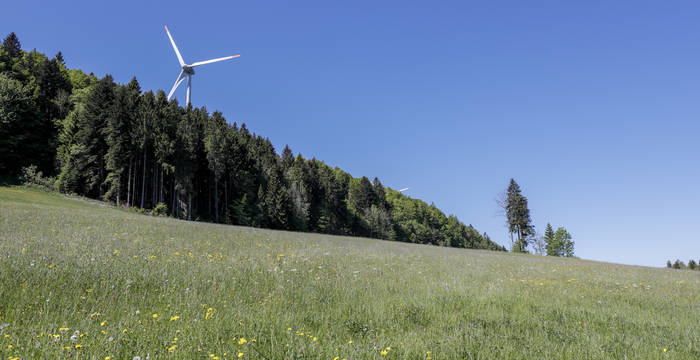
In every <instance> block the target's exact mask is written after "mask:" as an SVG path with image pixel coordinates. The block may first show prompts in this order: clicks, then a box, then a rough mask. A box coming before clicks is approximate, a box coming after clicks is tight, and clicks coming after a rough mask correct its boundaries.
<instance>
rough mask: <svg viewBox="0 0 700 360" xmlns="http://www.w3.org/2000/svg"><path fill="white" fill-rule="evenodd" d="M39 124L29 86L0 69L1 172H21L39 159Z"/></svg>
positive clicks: (40, 150) (40, 149)
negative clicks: (0, 71) (1, 71)
mask: <svg viewBox="0 0 700 360" xmlns="http://www.w3.org/2000/svg"><path fill="white" fill-rule="evenodd" d="M39 127H40V124H39V119H38V114H37V111H36V104H35V103H34V98H33V97H32V95H31V92H30V89H29V88H27V87H25V86H23V85H22V84H21V83H20V82H19V81H17V80H14V79H11V78H9V77H7V76H6V75H4V74H2V73H0V154H2V155H1V156H0V173H2V174H19V171H20V169H22V168H23V167H25V166H29V165H31V164H36V163H38V162H39V160H40V159H39V158H37V156H38V155H39V154H41V153H42V150H43V149H42V148H41V139H40V138H38V135H39V131H38V129H39Z"/></svg>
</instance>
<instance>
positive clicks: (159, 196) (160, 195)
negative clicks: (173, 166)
mask: <svg viewBox="0 0 700 360" xmlns="http://www.w3.org/2000/svg"><path fill="white" fill-rule="evenodd" d="M158 202H163V165H161V166H160V192H159V193H158Z"/></svg>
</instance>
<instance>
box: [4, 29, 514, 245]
mask: <svg viewBox="0 0 700 360" xmlns="http://www.w3.org/2000/svg"><path fill="white" fill-rule="evenodd" d="M0 100H1V101H0V154H2V156H0V172H1V173H4V174H9V175H13V176H18V175H20V173H21V172H22V171H23V169H24V176H25V178H27V179H28V180H29V181H34V182H39V183H43V184H45V185H48V186H50V187H53V188H55V189H56V190H59V191H62V192H66V193H75V194H79V195H83V196H87V197H91V198H95V199H102V200H106V201H111V202H114V203H116V204H117V205H118V206H128V207H137V208H140V209H144V210H145V209H148V210H149V212H151V213H156V214H162V215H169V216H173V217H177V218H181V219H188V220H203V221H211V222H217V223H226V224H237V225H247V226H255V227H265V228H272V229H286V230H295V231H311V232H318V233H328V234H339V235H355V236H368V237H373V238H379V239H388V240H397V241H405V242H412V243H420V244H433V245H440V246H452V247H461V248H478V249H491V250H505V248H503V247H502V246H500V245H498V244H496V243H495V242H493V241H491V240H490V238H489V237H488V235H486V234H485V233H484V234H480V233H479V232H478V231H477V230H476V229H475V228H474V227H472V226H471V225H465V224H464V223H462V222H460V221H459V220H458V219H457V218H456V217H455V216H453V215H450V216H445V214H444V213H443V212H442V211H440V210H439V209H438V208H437V207H435V205H433V204H431V205H428V204H426V203H425V202H423V201H421V200H417V199H412V198H410V197H407V196H404V195H403V194H401V193H400V192H397V191H394V190H391V189H389V188H385V187H384V186H383V185H382V183H381V182H380V181H379V179H377V178H374V180H373V181H370V180H369V179H368V178H367V177H361V178H354V177H352V176H351V175H350V174H348V173H346V172H345V171H343V170H341V169H339V168H337V167H336V168H331V167H329V166H328V165H326V164H325V163H323V162H322V161H319V160H316V159H314V158H312V159H306V158H304V157H303V156H302V155H301V154H297V155H294V154H293V153H292V151H291V149H290V148H289V147H288V146H286V147H285V148H284V150H283V151H282V153H281V155H279V154H277V153H276V152H275V149H274V147H273V146H272V144H271V143H270V141H269V140H268V139H266V138H263V137H262V136H258V135H255V134H253V133H251V132H250V131H249V130H248V129H247V128H246V126H245V124H241V125H240V126H239V125H237V124H236V123H233V124H228V123H227V122H226V120H225V119H224V117H223V115H222V114H221V113H220V112H218V111H215V112H213V113H211V114H210V113H209V112H208V111H207V109H206V108H205V107H202V108H192V107H188V108H183V107H181V106H179V105H178V103H177V101H175V100H173V101H168V100H167V97H166V95H165V93H164V92H163V91H162V90H158V91H157V92H156V93H153V92H152V91H147V92H145V93H143V92H142V91H141V88H140V86H139V83H138V81H137V80H136V79H135V78H134V79H132V80H131V81H130V82H129V83H128V84H126V85H122V84H117V83H115V82H114V80H113V79H112V77H111V76H110V75H107V76H105V77H103V78H97V77H96V76H95V75H93V74H89V75H87V74H85V73H84V72H83V71H81V70H77V69H67V68H66V66H65V63H64V60H63V56H62V55H61V53H60V52H59V53H58V54H57V55H56V56H55V57H54V58H52V59H49V58H48V57H47V56H46V55H44V54H42V53H39V52H37V51H36V50H33V51H30V52H27V51H24V50H22V49H21V45H20V42H19V40H18V39H17V36H16V35H15V34H14V33H12V34H10V35H8V36H7V37H6V38H5V40H4V41H3V46H2V49H1V50H0ZM30 166H33V167H30Z"/></svg>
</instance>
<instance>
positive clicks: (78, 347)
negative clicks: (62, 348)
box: [75, 344, 83, 349]
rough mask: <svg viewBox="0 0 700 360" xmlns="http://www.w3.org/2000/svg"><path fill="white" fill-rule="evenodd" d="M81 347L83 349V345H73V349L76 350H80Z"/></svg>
mask: <svg viewBox="0 0 700 360" xmlns="http://www.w3.org/2000/svg"><path fill="white" fill-rule="evenodd" d="M82 347H83V345H80V344H76V345H75V348H76V349H80V348H82Z"/></svg>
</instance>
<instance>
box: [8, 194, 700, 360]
mask: <svg viewBox="0 0 700 360" xmlns="http://www.w3.org/2000/svg"><path fill="white" fill-rule="evenodd" d="M699 300H700V273H698V272H690V271H678V270H666V269H653V268H646V267H636V266H623V265H614V264H607V263H598V262H592V261H581V260H575V259H560V258H542V257H536V256H528V255H514V254H504V253H496V252H488V251H478V250H461V249H450V248H439V247H433V246H422V245H412V244H405V243H397V242H388V241H379V240H370V239H362V238H346V237H335V236H324V235H318V234H301V233H292V232H281V231H270V230H260V229H253V228H242V227H234V226H223V225H213V224H205V223H196V222H185V221H179V220H174V219H170V218H156V217H150V216H143V215H137V214H134V213H131V212H127V211H124V210H118V209H115V208H112V207H109V206H106V205H104V204H102V203H98V202H93V201H87V200H81V199H69V198H66V197H63V196H62V195H58V194H46V193H43V192H38V191H35V190H30V189H26V188H19V187H15V188H8V187H0V346H1V349H0V354H1V355H2V359H8V358H9V359H13V358H16V357H22V358H24V359H37V358H45V359H48V358H64V357H69V356H70V357H71V358H77V359H83V358H84V359H107V358H110V359H132V358H133V357H134V356H140V357H141V359H145V358H146V356H147V355H150V358H152V359H154V358H175V359H178V358H180V359H205V358H206V359H216V358H219V359H237V358H239V357H241V358H244V359H248V358H253V359H343V358H345V359H495V358H514V359H533V358H556V359H560V358H561V359H567V358H594V359H602V358H605V359H609V358H620V359H621V358H625V357H627V358H650V359H664V358H677V359H681V358H685V359H698V358H700V301H699ZM71 337H72V338H73V339H71ZM243 339H245V340H243Z"/></svg>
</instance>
